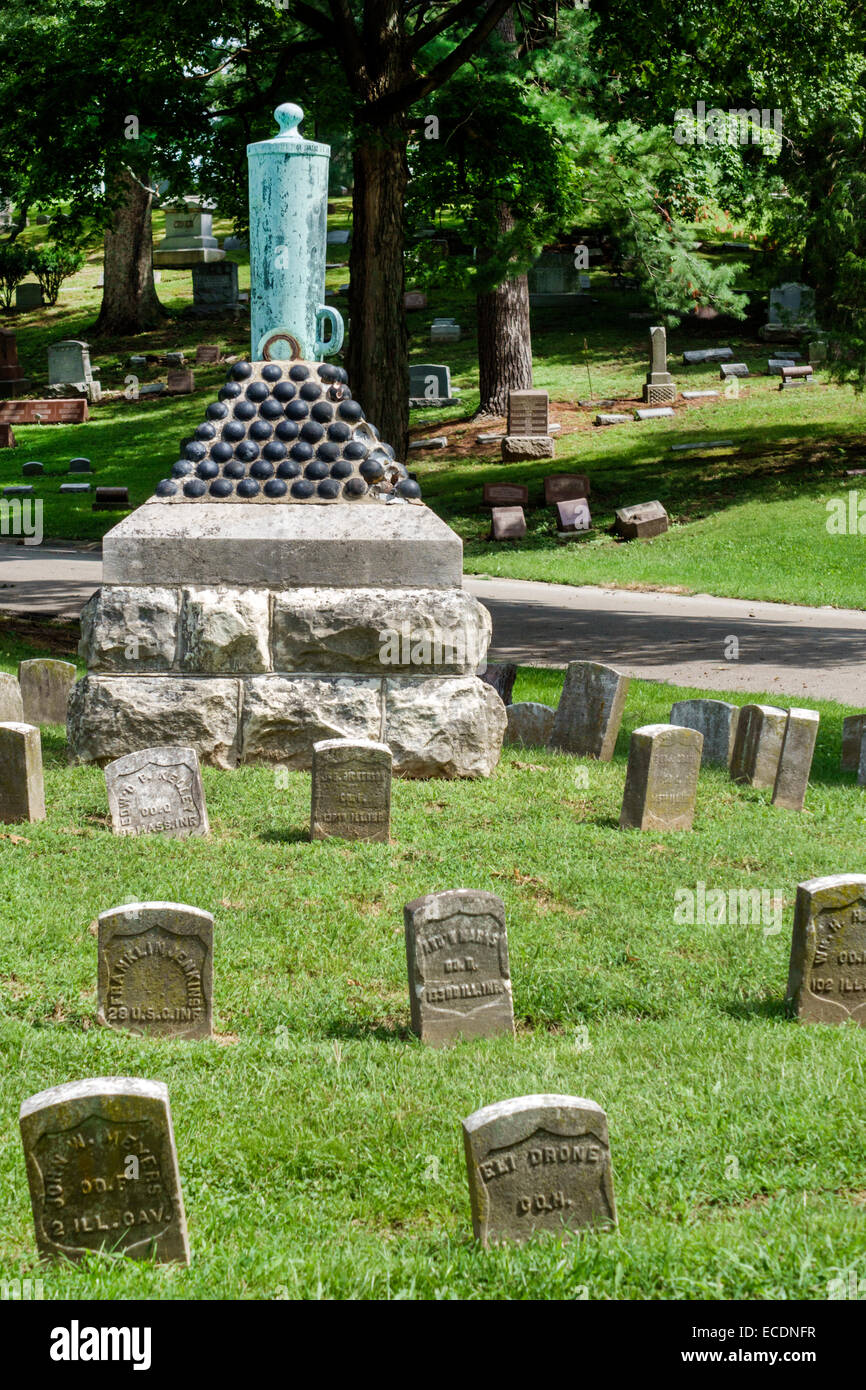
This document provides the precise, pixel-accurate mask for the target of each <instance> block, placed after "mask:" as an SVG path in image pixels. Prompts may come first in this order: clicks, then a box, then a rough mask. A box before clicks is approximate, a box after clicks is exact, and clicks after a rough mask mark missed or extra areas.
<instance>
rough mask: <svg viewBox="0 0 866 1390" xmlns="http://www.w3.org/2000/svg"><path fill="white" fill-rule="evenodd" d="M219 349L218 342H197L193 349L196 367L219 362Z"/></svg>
mask: <svg viewBox="0 0 866 1390" xmlns="http://www.w3.org/2000/svg"><path fill="white" fill-rule="evenodd" d="M219 360H220V349H219V344H218V343H199V344H198V346H197V347H196V350H195V364H196V366H197V367H203V366H207V365H210V364H211V363H213V362H219Z"/></svg>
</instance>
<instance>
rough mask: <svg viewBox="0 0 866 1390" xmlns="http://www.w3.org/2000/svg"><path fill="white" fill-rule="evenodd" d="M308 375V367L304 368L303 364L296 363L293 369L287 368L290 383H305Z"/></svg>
mask: <svg viewBox="0 0 866 1390" xmlns="http://www.w3.org/2000/svg"><path fill="white" fill-rule="evenodd" d="M309 375H310V369H309V367H305V366H304V364H303V362H296V363H295V365H294V367H290V368H289V376H290V377H291V379H292V381H306V380H307V377H308V376H309Z"/></svg>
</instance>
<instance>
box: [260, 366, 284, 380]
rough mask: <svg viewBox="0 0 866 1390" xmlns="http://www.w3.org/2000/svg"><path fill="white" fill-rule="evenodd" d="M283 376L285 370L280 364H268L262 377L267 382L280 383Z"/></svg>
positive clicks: (263, 369)
mask: <svg viewBox="0 0 866 1390" xmlns="http://www.w3.org/2000/svg"><path fill="white" fill-rule="evenodd" d="M282 374H283V369H282V367H281V366H280V364H279V362H268V363H266V364H265V366H264V367H262V377H263V378H264V380H265V381H279V379H280V377H281V376H282Z"/></svg>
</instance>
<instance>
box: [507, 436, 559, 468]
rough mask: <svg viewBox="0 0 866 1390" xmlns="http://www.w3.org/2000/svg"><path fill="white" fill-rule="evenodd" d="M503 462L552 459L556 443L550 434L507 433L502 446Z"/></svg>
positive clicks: (554, 454)
mask: <svg viewBox="0 0 866 1390" xmlns="http://www.w3.org/2000/svg"><path fill="white" fill-rule="evenodd" d="M500 448H501V453H502V462H503V463H522V462H525V461H528V460H529V459H552V458H555V456H556V445H555V444H554V442H553V436H552V435H550V434H533V435H528V434H507V435H506V436H505V438H504V439H503V441H502V444H501V446H500Z"/></svg>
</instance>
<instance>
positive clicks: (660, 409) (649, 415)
mask: <svg viewBox="0 0 866 1390" xmlns="http://www.w3.org/2000/svg"><path fill="white" fill-rule="evenodd" d="M675 415H676V411H675V410H674V408H673V406H672V405H648V406H644V407H643V409H641V410H636V411H635V413H634V418H635V419H636V420H672V419H673V418H674V416H675Z"/></svg>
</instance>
